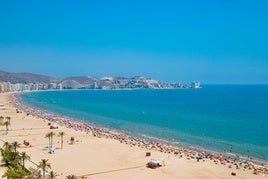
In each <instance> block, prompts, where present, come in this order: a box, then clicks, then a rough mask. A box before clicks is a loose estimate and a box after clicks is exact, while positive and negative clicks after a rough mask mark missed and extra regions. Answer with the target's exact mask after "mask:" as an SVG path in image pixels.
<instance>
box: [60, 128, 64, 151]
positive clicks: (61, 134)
mask: <svg viewBox="0 0 268 179" xmlns="http://www.w3.org/2000/svg"><path fill="white" fill-rule="evenodd" d="M64 135H65V133H64V132H59V136H60V137H61V149H63V136H64Z"/></svg>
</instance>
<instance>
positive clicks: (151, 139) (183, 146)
mask: <svg viewBox="0 0 268 179" xmlns="http://www.w3.org/2000/svg"><path fill="white" fill-rule="evenodd" d="M75 90H76V89H75ZM97 90H98V89H97ZM108 90H110V89H108ZM111 90H113V89H111ZM123 90H124V89H123ZM134 90H136V89H134ZM157 90H158V89H157ZM51 91H60V90H51ZM35 92H39V91H35ZM44 92H45V91H44ZM23 93H31V92H21V93H15V94H13V95H12V96H13V97H15V98H16V99H17V100H19V103H20V104H21V105H23V106H26V108H31V109H34V110H39V111H44V113H46V114H47V115H46V117H45V118H46V119H47V120H49V121H52V122H56V123H58V122H59V121H57V118H58V117H59V118H61V119H62V120H64V121H66V122H67V121H71V122H72V123H78V124H79V125H83V127H84V128H87V129H86V130H93V129H95V130H98V131H102V132H104V133H108V134H109V133H110V132H111V133H116V134H120V135H124V136H125V137H127V138H134V139H135V140H138V141H140V140H145V141H146V142H147V143H163V144H167V145H168V146H172V147H173V148H174V149H175V148H177V149H180V150H193V151H195V152H197V153H202V152H205V153H210V154H213V155H214V154H215V155H221V156H223V157H225V158H228V159H233V160H235V159H239V161H241V162H242V161H243V162H244V161H250V162H254V163H255V164H258V165H266V166H268V161H266V160H263V159H260V158H256V157H253V156H250V155H243V154H241V153H238V152H228V151H225V152H223V151H220V150H217V149H209V148H206V147H202V146H198V145H195V144H192V143H185V142H180V141H171V140H168V139H162V138H159V137H155V136H150V135H146V134H143V133H139V132H137V133H135V132H129V131H124V130H117V129H111V128H108V127H103V126H101V125H94V124H92V123H90V122H85V121H83V120H78V119H75V118H70V117H68V116H63V115H60V114H57V113H54V112H51V111H47V110H44V109H41V108H38V107H35V106H31V105H30V106H29V105H27V104H25V103H24V102H23V101H22V100H21V98H20V95H21V94H23ZM13 97H12V98H13ZM24 112H26V113H27V111H25V110H24ZM39 117H40V118H43V117H44V116H39ZM54 117H55V118H54ZM62 122H63V121H60V125H65V126H66V123H65V124H62ZM67 123H68V122H67ZM66 127H68V126H66ZM69 127H70V126H69ZM84 130H85V129H84Z"/></svg>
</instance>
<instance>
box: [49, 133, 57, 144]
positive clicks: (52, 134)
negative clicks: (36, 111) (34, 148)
mask: <svg viewBox="0 0 268 179" xmlns="http://www.w3.org/2000/svg"><path fill="white" fill-rule="evenodd" d="M54 135H56V134H55V133H54V132H50V136H51V137H50V138H51V146H50V147H52V145H53V136H54Z"/></svg>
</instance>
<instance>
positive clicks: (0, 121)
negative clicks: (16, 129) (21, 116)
mask: <svg viewBox="0 0 268 179" xmlns="http://www.w3.org/2000/svg"><path fill="white" fill-rule="evenodd" d="M3 120H4V116H0V125H1V124H2V123H3Z"/></svg>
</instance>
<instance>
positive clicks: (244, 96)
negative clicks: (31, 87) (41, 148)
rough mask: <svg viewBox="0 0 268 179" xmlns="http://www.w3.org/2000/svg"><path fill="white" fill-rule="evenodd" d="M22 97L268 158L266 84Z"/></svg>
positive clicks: (63, 111)
mask: <svg viewBox="0 0 268 179" xmlns="http://www.w3.org/2000/svg"><path fill="white" fill-rule="evenodd" d="M21 97H22V100H23V101H24V102H25V103H26V104H29V105H33V106H36V107H39V108H42V109H45V110H49V111H52V112H54V113H57V114H60V115H64V116H67V117H70V118H76V119H78V120H84V121H87V122H89V123H91V124H95V125H98V126H102V127H108V128H112V129H116V130H123V131H125V132H128V133H131V134H134V135H136V134H145V135H147V136H153V137H157V138H162V139H166V140H170V141H173V142H178V143H179V144H180V145H184V146H189V145H192V146H195V147H201V148H207V149H210V150H217V151H220V152H226V153H236V154H239V155H244V156H247V155H250V156H253V157H256V158H259V159H262V160H266V161H267V160H268V140H267V136H268V113H267V111H268V110H267V109H268V85H211V86H210V85H207V86H204V87H203V88H202V89H174V90H73V91H45V92H37V93H26V94H23V95H22V96H21Z"/></svg>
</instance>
